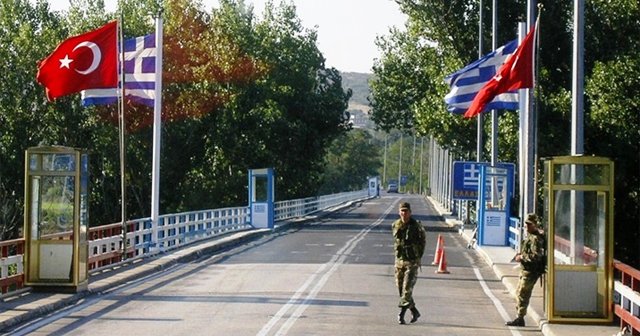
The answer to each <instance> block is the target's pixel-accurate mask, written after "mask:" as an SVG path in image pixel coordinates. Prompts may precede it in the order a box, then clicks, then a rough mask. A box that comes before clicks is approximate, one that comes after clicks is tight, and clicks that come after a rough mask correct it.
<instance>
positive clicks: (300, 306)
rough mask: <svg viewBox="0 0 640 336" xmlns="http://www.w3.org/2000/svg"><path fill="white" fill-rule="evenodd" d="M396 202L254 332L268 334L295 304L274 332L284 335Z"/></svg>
mask: <svg viewBox="0 0 640 336" xmlns="http://www.w3.org/2000/svg"><path fill="white" fill-rule="evenodd" d="M397 202H398V201H397V200H396V201H395V202H393V204H391V205H390V206H389V207H388V208H387V210H385V212H384V213H383V214H382V216H380V218H378V220H376V221H375V222H374V223H372V224H371V225H369V226H367V227H366V228H364V229H362V230H361V231H360V232H358V234H357V235H355V236H354V237H353V238H351V239H350V240H349V241H347V242H346V243H345V245H344V246H343V247H342V248H340V250H338V251H337V252H336V254H335V255H333V257H332V258H331V260H329V261H328V262H327V263H325V264H323V265H322V266H321V267H320V268H319V269H318V270H317V271H316V272H314V273H313V274H312V275H311V276H310V277H309V279H307V281H305V283H304V284H303V285H302V286H301V287H300V288H299V289H298V290H297V291H296V292H295V294H294V295H293V296H292V297H291V298H290V299H289V301H288V302H287V303H286V304H285V305H284V306H282V308H280V310H278V312H277V313H276V314H275V315H274V316H273V317H272V318H271V320H269V322H267V324H265V325H264V327H262V329H261V330H260V331H259V332H258V333H257V334H256V336H266V335H268V333H269V332H270V331H271V329H272V328H273V327H274V326H275V325H276V324H277V323H278V322H279V321H280V320H281V319H282V316H284V315H285V314H286V313H287V312H288V311H289V309H291V308H292V307H293V306H297V308H296V310H295V311H294V312H293V313H292V314H291V316H289V318H288V319H287V321H285V322H284V324H283V325H282V326H281V327H280V329H279V330H278V331H277V332H276V335H286V334H287V332H288V331H289V329H290V328H291V327H292V326H293V324H294V323H295V322H296V321H297V320H298V318H299V317H300V316H302V314H303V313H304V311H305V310H306V309H307V307H309V302H310V301H311V300H313V299H314V298H315V297H316V295H317V294H318V292H319V291H320V290H321V289H322V287H324V285H325V283H326V282H327V281H328V280H329V278H330V277H331V275H332V274H333V273H334V272H335V271H336V270H337V269H338V266H340V265H341V264H342V263H343V262H344V260H345V259H346V258H347V256H348V255H349V253H351V251H353V249H354V248H355V247H356V245H357V244H358V243H359V242H360V241H361V240H362V239H364V237H365V235H366V234H367V233H369V231H371V229H373V228H374V227H376V226H378V225H379V224H380V223H382V221H384V220H385V217H386V216H387V215H388V214H389V213H390V212H391V210H392V209H393V208H394V207H395V206H396V203H397ZM326 268H329V269H328V270H327V271H326V273H324V274H323V275H322V277H321V278H320V280H318V282H317V283H316V284H315V286H314V287H313V288H312V289H311V291H310V292H309V294H308V295H307V296H306V297H305V298H304V300H303V301H302V302H301V303H298V298H299V297H300V296H301V294H302V292H304V291H305V290H306V289H307V287H309V285H310V284H311V283H312V282H313V281H314V280H315V279H316V277H317V276H318V275H320V274H321V273H322V272H324V270H325V269H326Z"/></svg>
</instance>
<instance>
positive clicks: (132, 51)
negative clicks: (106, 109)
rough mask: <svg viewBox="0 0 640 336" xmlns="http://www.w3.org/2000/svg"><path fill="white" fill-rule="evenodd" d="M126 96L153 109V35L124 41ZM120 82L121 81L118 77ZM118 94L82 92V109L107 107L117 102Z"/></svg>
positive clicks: (154, 55) (154, 48) (95, 91)
mask: <svg viewBox="0 0 640 336" xmlns="http://www.w3.org/2000/svg"><path fill="white" fill-rule="evenodd" d="M123 44H124V89H125V96H126V97H127V98H129V99H131V100H133V101H136V102H139V103H141V104H144V105H147V106H151V107H153V101H154V99H155V97H156V92H155V62H156V52H157V50H156V41H155V35H154V34H150V35H146V36H140V37H136V38H132V39H128V40H125V41H124V43H123ZM118 78H120V77H118ZM119 91H120V90H118V89H117V88H112V89H92V90H84V91H82V92H81V97H82V105H83V106H90V105H109V104H113V103H116V102H117V101H118V96H119V95H120V92H119Z"/></svg>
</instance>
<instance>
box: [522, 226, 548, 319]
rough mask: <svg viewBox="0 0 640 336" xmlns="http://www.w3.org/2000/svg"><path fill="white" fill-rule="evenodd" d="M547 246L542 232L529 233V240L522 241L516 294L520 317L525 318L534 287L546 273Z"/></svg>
mask: <svg viewBox="0 0 640 336" xmlns="http://www.w3.org/2000/svg"><path fill="white" fill-rule="evenodd" d="M545 245H546V244H545V237H544V233H543V232H542V231H541V230H536V232H534V233H529V234H528V235H527V238H526V239H525V240H523V241H522V244H521V247H520V255H521V258H522V259H521V260H520V264H521V265H522V270H521V271H520V281H519V282H518V291H517V292H516V300H517V304H516V312H517V314H518V317H524V316H525V315H526V314H527V307H528V306H529V299H530V298H531V292H532V291H533V286H534V285H535V284H536V281H538V279H539V278H540V276H542V274H543V273H544V272H545V264H544V262H545V260H544V259H545V253H544V250H545V248H546V246H545Z"/></svg>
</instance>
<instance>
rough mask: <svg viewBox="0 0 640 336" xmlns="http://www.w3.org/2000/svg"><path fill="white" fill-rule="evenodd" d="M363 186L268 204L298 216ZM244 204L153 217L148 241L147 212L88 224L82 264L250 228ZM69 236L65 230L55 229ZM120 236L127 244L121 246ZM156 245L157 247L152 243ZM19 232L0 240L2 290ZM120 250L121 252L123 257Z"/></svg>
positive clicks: (355, 196) (19, 254) (14, 269)
mask: <svg viewBox="0 0 640 336" xmlns="http://www.w3.org/2000/svg"><path fill="white" fill-rule="evenodd" d="M367 197H368V191H367V190H366V189H365V190H361V191H355V192H345V193H338V194H331V195H324V196H318V197H308V198H303V199H295V200H289V201H281V202H276V204H274V212H275V220H276V222H277V221H282V220H286V219H291V218H295V217H303V216H307V215H310V214H312V213H315V212H318V211H322V210H326V209H329V208H332V207H335V206H337V205H340V204H343V203H346V202H350V201H357V200H362V199H365V198H367ZM249 223H250V210H249V207H247V206H243V207H235V208H222V209H213V210H200V211H190V212H183V213H177V214H169V215H162V216H160V217H159V218H158V227H157V229H156V230H157V237H158V238H157V242H153V241H152V239H151V238H152V235H153V228H152V225H151V224H152V223H151V218H149V217H147V218H140V219H134V220H129V221H127V222H126V232H123V226H122V223H112V224H106V225H100V226H97V227H92V228H90V229H89V235H88V240H89V241H88V245H89V246H88V248H89V255H88V261H87V262H88V267H89V269H90V270H91V271H92V272H96V271H99V270H100V269H102V268H105V267H112V266H114V265H117V264H118V263H121V262H122V260H123V259H126V261H131V260H134V259H135V258H142V257H145V256H149V255H151V254H154V253H157V252H162V251H168V250H172V249H175V248H178V247H180V246H184V245H186V244H189V243H193V242H196V241H199V240H203V239H208V238H212V237H215V236H218V235H221V234H224V233H229V232H236V231H241V230H247V229H251V228H252V226H251V225H250V224H249ZM58 235H59V236H60V238H62V239H70V238H71V236H72V233H71V232H66V233H61V234H58ZM124 237H126V241H127V244H126V246H127V250H126V252H123V246H124V244H123V241H124V239H123V238H124ZM156 247H157V248H156ZM24 248H25V243H24V238H19V239H14V240H9V241H0V252H1V254H0V288H1V289H2V294H5V293H8V292H11V291H15V290H18V289H20V288H22V287H23V284H24V272H23V270H24V257H23V255H24ZM123 253H124V256H126V258H123Z"/></svg>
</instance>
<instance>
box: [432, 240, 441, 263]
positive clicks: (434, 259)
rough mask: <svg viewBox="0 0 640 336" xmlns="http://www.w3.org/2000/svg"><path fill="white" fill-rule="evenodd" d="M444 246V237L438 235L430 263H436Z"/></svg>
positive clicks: (438, 261)
mask: <svg viewBox="0 0 640 336" xmlns="http://www.w3.org/2000/svg"><path fill="white" fill-rule="evenodd" d="M443 248H444V239H443V238H442V235H438V243H437V244H436V253H435V254H434V255H433V262H432V263H431V265H438V264H439V263H440V259H442V249H443Z"/></svg>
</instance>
